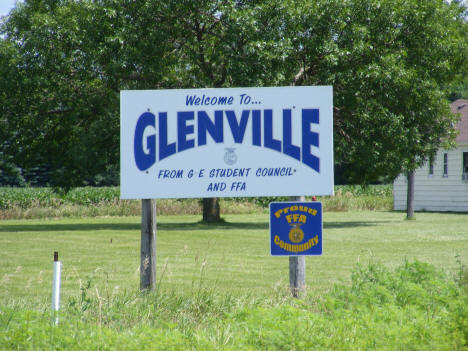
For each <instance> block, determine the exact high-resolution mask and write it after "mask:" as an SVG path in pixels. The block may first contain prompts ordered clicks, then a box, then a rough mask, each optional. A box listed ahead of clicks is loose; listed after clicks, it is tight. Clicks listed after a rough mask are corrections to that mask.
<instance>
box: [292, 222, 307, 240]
mask: <svg viewBox="0 0 468 351" xmlns="http://www.w3.org/2000/svg"><path fill="white" fill-rule="evenodd" d="M301 225H302V223H294V224H291V226H292V228H291V230H290V231H289V240H290V241H291V242H292V243H296V244H297V243H300V242H301V241H302V240H303V239H304V232H303V231H302V229H301V228H300V226H301Z"/></svg>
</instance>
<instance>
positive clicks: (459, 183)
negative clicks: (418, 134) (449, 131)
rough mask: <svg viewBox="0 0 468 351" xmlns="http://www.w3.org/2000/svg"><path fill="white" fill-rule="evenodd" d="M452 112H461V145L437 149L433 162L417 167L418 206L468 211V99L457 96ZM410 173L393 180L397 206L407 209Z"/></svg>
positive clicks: (428, 208)
mask: <svg viewBox="0 0 468 351" xmlns="http://www.w3.org/2000/svg"><path fill="white" fill-rule="evenodd" d="M450 106H451V109H452V112H454V113H460V114H461V120H460V121H459V123H458V125H457V128H458V129H459V131H460V134H459V135H458V136H457V139H456V143H457V146H456V148H454V149H451V150H444V149H440V150H439V151H437V154H436V157H435V159H434V160H433V162H427V163H426V164H425V165H424V166H422V167H421V168H418V169H417V170H416V171H415V175H414V210H415V211H454V212H468V100H462V99H460V100H457V101H455V102H453V103H452V104H451V105H450ZM406 191H407V180H406V176H404V175H400V176H399V177H398V178H396V179H395V181H394V183H393V208H394V209H395V210H406Z"/></svg>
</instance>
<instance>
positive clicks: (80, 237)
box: [0, 211, 468, 299]
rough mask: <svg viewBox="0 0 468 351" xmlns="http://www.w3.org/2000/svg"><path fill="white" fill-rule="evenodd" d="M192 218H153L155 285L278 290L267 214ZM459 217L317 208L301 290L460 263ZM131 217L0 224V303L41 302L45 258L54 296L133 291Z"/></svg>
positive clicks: (283, 267)
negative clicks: (369, 265)
mask: <svg viewBox="0 0 468 351" xmlns="http://www.w3.org/2000/svg"><path fill="white" fill-rule="evenodd" d="M199 219H200V218H199V216H159V217H158V234H157V246H158V250H157V266H158V267H157V270H158V278H157V279H158V282H159V281H160V282H161V286H163V287H165V288H170V289H176V290H182V291H190V290H191V289H192V287H193V285H195V284H199V283H200V282H201V281H202V282H203V284H207V285H209V286H211V285H213V286H214V285H216V287H217V289H219V290H221V291H230V292H236V293H242V292H245V291H249V292H255V293H272V292H274V291H275V289H279V288H282V287H285V286H287V284H288V258H287V257H271V256H270V255H269V234H268V216H267V215H265V214H255V215H226V216H225V219H226V223H223V224H216V225H206V224H201V223H199V222H198V221H199ZM467 227H468V216H467V215H464V214H431V213H420V214H418V219H417V220H416V221H405V220H404V215H403V214H402V213H395V212H365V211H363V212H345V213H342V212H328V213H327V212H326V213H325V214H324V244H323V245H324V249H323V250H324V254H323V256H319V257H307V259H306V265H307V286H308V289H310V291H311V292H315V291H317V292H323V291H325V290H327V289H330V288H331V287H332V285H333V284H334V283H338V282H349V279H350V278H349V277H350V272H351V270H352V267H353V266H354V265H355V264H356V263H357V262H382V263H383V264H385V265H386V266H388V267H390V268H392V267H395V266H397V265H399V264H401V263H402V262H403V260H405V259H409V260H412V259H418V260H421V261H424V262H428V263H431V264H433V265H435V266H436V267H439V268H442V269H445V270H447V271H454V270H455V269H456V265H457V263H456V261H457V260H456V259H455V257H456V256H457V255H458V256H460V259H461V260H462V262H463V263H464V264H467V263H468V257H467V255H466V253H467V252H468V234H467V233H468V232H467V230H466V228H467ZM139 245H140V218H138V217H112V218H88V219H61V220H26V221H1V222H0V252H1V257H2V259H1V260H0V282H1V286H2V288H1V289H0V299H7V298H8V297H11V296H15V297H19V296H25V297H28V296H29V297H31V296H35V297H40V296H43V297H44V298H48V294H49V290H50V284H51V270H52V262H51V260H52V255H53V252H54V251H59V253H60V259H61V261H62V262H63V278H62V279H63V283H62V285H63V294H64V296H65V297H66V296H73V295H76V294H77V293H78V292H79V291H80V282H81V284H84V282H86V281H87V280H88V278H89V277H91V276H93V282H95V283H96V284H97V287H98V289H100V290H102V289H107V290H109V291H111V292H117V291H122V290H128V289H130V290H131V289H135V288H136V287H138V282H139V273H138V269H139Z"/></svg>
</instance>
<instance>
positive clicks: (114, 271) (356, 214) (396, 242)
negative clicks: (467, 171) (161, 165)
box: [0, 211, 468, 350]
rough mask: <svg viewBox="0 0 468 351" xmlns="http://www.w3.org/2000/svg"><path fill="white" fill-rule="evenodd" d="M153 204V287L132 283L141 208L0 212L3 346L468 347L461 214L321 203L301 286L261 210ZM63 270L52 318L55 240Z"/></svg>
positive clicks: (467, 249) (467, 245)
mask: <svg viewBox="0 0 468 351" xmlns="http://www.w3.org/2000/svg"><path fill="white" fill-rule="evenodd" d="M223 217H224V219H225V223H219V224H215V225H206V224H201V223H200V222H199V220H200V216H199V215H186V216H158V233H157V290H156V291H155V292H153V293H147V294H141V293H140V292H139V291H138V286H139V245H140V218H139V217H105V218H100V217H98V218H80V219H77V218H66V219H35V220H4V221H0V257H1V259H0V349H10V348H11V349H77V350H78V349H93V350H94V349H96V350H98V349H99V350H102V349H109V350H112V349H122V350H123V349H135V350H141V349H145V348H152V349H158V350H159V349H161V350H170V349H173V350H186V349H194V350H219V349H225V350H231V349H232V350H233V349H236V350H257V349H262V350H276V349H278V350H305V349H324V350H327V349H339V350H341V349H343V350H344V349H346V350H348V349H349V350H354V349H356V350H358V349H375V350H381V349H389V350H390V349H391V350H395V349H405V350H406V349H415V350H416V349H436V350H439V349H440V350H443V349H463V348H464V347H466V346H467V345H468V344H467V342H468V324H467V323H468V322H467V320H468V274H467V270H466V266H467V265H468V255H467V253H468V230H467V228H468V215H466V214H453V213H447V214H441V213H418V214H417V220H415V221H407V220H404V214H403V213H398V212H386V211H380V212H379V211H349V212H325V213H324V233H323V237H324V254H323V255H322V256H317V257H307V258H306V267H307V268H306V270H307V273H306V274H307V279H306V280H307V292H306V295H305V296H304V298H303V299H301V300H297V299H293V298H291V297H290V296H289V292H288V283H289V282H288V258H287V257H286V258H285V257H271V256H270V255H269V235H268V215H267V214H264V213H256V214H251V215H245V214H231V215H224V216H223ZM54 251H59V254H60V260H61V261H62V263H63V269H62V311H61V314H60V323H59V326H53V325H51V323H50V314H49V309H50V307H49V306H50V294H51V292H50V290H51V284H52V282H51V280H52V259H53V252H54Z"/></svg>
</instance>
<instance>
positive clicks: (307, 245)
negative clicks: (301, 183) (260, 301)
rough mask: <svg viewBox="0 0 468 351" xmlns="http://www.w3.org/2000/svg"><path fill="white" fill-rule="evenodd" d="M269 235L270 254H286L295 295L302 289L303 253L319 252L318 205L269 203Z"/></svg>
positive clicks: (312, 253) (319, 212)
mask: <svg viewBox="0 0 468 351" xmlns="http://www.w3.org/2000/svg"><path fill="white" fill-rule="evenodd" d="M293 199H294V200H303V198H302V199H301V198H299V199H298V198H293ZM270 235H271V242H270V249H271V255H273V256H289V281H290V286H291V291H292V294H293V296H294V297H299V296H300V294H301V293H302V292H303V291H304V289H305V256H306V255H321V254H322V204H321V203H320V202H292V201H291V202H272V203H271V204H270Z"/></svg>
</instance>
